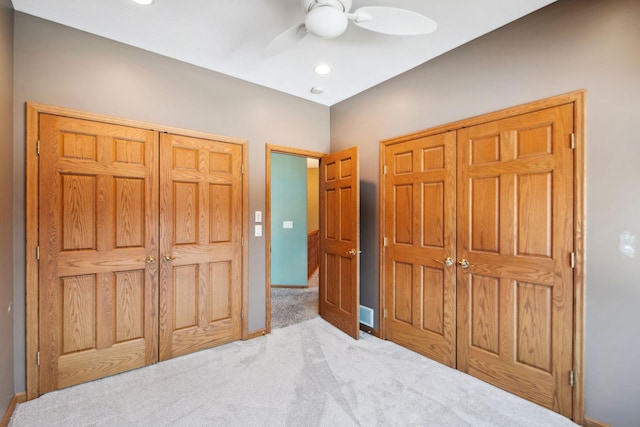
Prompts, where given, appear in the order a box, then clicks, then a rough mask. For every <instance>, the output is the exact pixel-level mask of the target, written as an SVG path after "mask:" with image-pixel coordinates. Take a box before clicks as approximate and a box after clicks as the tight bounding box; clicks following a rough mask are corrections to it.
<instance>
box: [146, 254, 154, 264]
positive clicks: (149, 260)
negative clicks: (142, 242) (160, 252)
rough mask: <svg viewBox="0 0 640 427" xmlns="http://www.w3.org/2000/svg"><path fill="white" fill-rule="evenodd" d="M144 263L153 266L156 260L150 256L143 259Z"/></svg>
mask: <svg viewBox="0 0 640 427" xmlns="http://www.w3.org/2000/svg"><path fill="white" fill-rule="evenodd" d="M144 262H146V263H147V264H155V262H156V259H155V258H154V257H152V256H150V257H147V259H145V260H144Z"/></svg>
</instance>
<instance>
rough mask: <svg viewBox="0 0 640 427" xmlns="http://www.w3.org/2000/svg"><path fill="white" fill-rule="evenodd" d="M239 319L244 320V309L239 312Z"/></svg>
mask: <svg viewBox="0 0 640 427" xmlns="http://www.w3.org/2000/svg"><path fill="white" fill-rule="evenodd" d="M240 318H241V319H244V308H243V309H241V310H240Z"/></svg>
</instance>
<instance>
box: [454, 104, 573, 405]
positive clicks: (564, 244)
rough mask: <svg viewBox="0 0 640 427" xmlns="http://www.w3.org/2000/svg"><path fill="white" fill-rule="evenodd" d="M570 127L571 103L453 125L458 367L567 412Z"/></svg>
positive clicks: (570, 320) (570, 309) (570, 321)
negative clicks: (455, 130)
mask: <svg viewBox="0 0 640 427" xmlns="http://www.w3.org/2000/svg"><path fill="white" fill-rule="evenodd" d="M572 132H573V107H572V105H564V106H560V107H556V108H549V109H545V110H541V111H538V112H534V113H530V114H524V115H521V116H516V117H513V118H508V119H504V120H499V121H495V122H491V123H487V124H483V125H478V126H473V127H469V128H466V129H462V130H460V131H459V132H458V162H459V163H458V164H459V166H458V173H459V183H458V191H459V193H458V259H459V263H460V264H461V265H460V266H459V267H458V273H457V278H458V368H459V369H460V370H462V371H464V372H467V373H469V374H471V375H474V376H476V377H478V378H480V379H482V380H485V381H487V382H490V383H492V384H495V385H497V386H498V387H501V388H503V389H506V390H508V391H511V392H513V393H515V394H518V395H520V396H522V397H524V398H526V399H529V400H531V401H534V402H536V403H538V404H540V405H543V406H546V407H548V408H550V409H553V410H554V411H556V412H559V413H561V414H563V415H565V416H567V417H571V414H572V389H571V385H570V372H571V370H572V331H573V272H572V268H571V254H572V251H573V229H574V227H573V151H572V149H571V134H572ZM465 261H466V262H468V263H469V264H470V265H468V266H467V265H466V262H465Z"/></svg>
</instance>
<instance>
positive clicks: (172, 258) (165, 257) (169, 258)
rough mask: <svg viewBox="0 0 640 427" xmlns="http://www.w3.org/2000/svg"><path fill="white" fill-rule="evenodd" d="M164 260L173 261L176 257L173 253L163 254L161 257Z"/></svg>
mask: <svg viewBox="0 0 640 427" xmlns="http://www.w3.org/2000/svg"><path fill="white" fill-rule="evenodd" d="M162 258H163V259H164V260H165V261H173V260H174V259H176V257H174V256H173V255H165V256H163V257H162Z"/></svg>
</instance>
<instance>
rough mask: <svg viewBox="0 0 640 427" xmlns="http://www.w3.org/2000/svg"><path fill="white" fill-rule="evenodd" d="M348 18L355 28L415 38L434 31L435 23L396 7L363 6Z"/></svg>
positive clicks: (436, 25) (415, 13)
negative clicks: (350, 18)
mask: <svg viewBox="0 0 640 427" xmlns="http://www.w3.org/2000/svg"><path fill="white" fill-rule="evenodd" d="M350 17H353V23H354V24H356V25H357V26H359V27H361V28H364V29H367V30H369V31H375V32H376V33H383V34H391V35H395V36H417V35H421V34H429V33H432V32H434V31H435V30H436V28H437V27H438V24H436V22H435V21H433V20H431V19H429V18H427V17H426V16H424V15H420V14H419V13H417V12H413V11H411V10H406V9H398V8H396V7H384V6H365V7H361V8H360V9H358V10H356V11H355V12H354V13H353V14H352V15H350Z"/></svg>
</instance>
